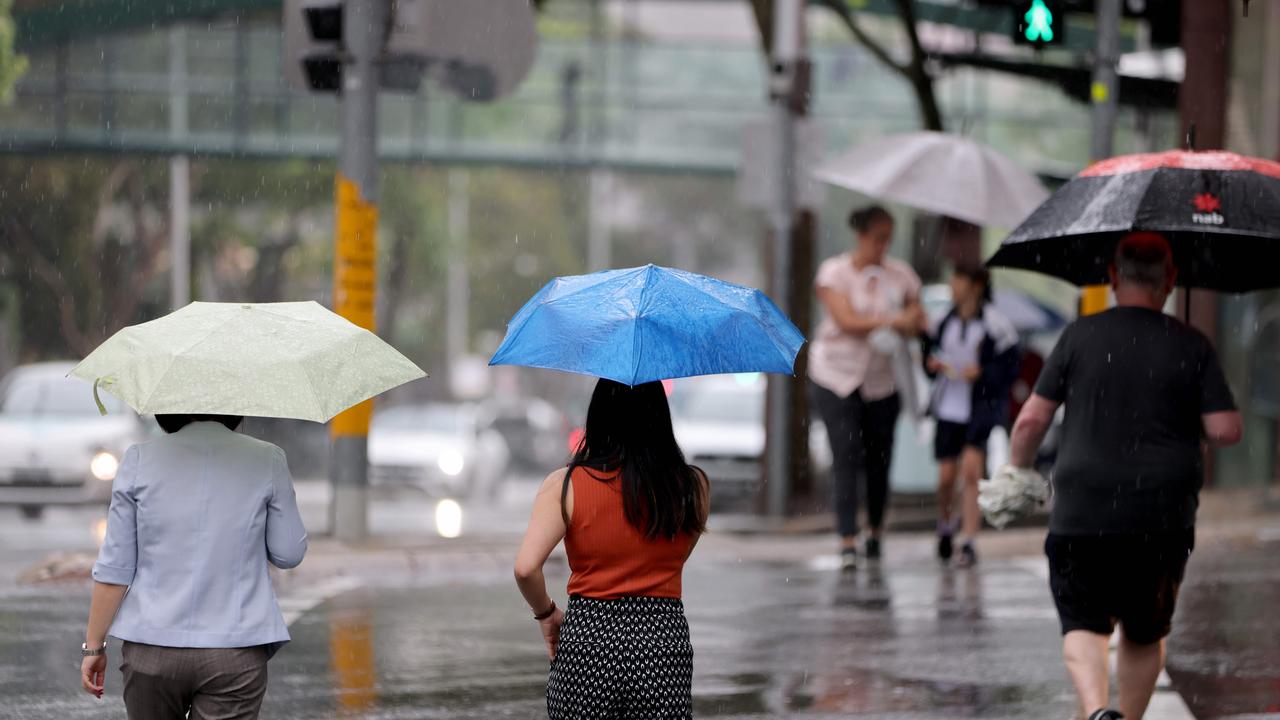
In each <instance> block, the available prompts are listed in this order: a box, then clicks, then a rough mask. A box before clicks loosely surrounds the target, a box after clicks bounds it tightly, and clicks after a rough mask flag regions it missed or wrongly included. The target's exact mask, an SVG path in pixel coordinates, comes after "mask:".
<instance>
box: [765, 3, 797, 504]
mask: <svg viewBox="0 0 1280 720" xmlns="http://www.w3.org/2000/svg"><path fill="white" fill-rule="evenodd" d="M803 26H804V4H803V3H802V2H800V0H774V3H773V58H772V59H771V68H770V83H769V93H770V98H771V100H772V102H773V109H772V116H773V122H774V136H775V139H774V143H775V147H774V148H773V149H774V151H775V156H774V168H773V169H774V172H773V180H774V182H775V183H776V185H775V190H774V194H773V200H774V204H773V207H772V208H770V210H769V225H770V228H771V229H772V231H773V246H772V257H773V262H772V263H771V266H772V267H771V270H772V278H771V282H770V287H771V288H772V290H773V299H774V301H775V302H776V303H777V304H778V307H779V308H780V309H781V310H782V312H783V313H785V314H786V315H788V316H790V315H791V307H790V306H791V302H790V295H791V292H790V282H791V234H792V231H793V221H794V218H795V213H796V118H795V109H794V106H793V102H792V92H793V89H794V87H795V73H796V64H797V60H798V59H799V55H800V34H801V32H802V28H803ZM768 392H769V397H768V410H769V414H768V418H767V424H766V427H765V430H766V432H767V437H768V442H767V443H766V447H765V450H766V458H765V486H766V490H765V509H766V511H767V512H768V514H769V515H770V516H771V517H782V516H784V515H786V513H787V499H788V497H789V496H790V484H791V456H792V451H793V449H794V448H792V447H791V440H790V437H791V432H790V426H789V419H790V415H791V413H790V408H791V402H792V392H793V388H792V384H791V382H790V378H786V377H781V376H777V375H773V376H770V377H769V389H768Z"/></svg>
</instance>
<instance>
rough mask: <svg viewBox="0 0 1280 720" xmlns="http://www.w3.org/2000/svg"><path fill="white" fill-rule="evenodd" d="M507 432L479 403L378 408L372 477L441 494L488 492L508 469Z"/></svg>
mask: <svg viewBox="0 0 1280 720" xmlns="http://www.w3.org/2000/svg"><path fill="white" fill-rule="evenodd" d="M509 460H510V451H509V450H508V448H507V443H506V441H505V440H503V439H502V435H501V434H500V433H498V432H497V431H495V430H493V429H492V428H488V427H485V426H484V425H483V424H482V423H481V422H480V417H479V413H478V411H477V408H476V407H475V406H474V405H460V404H450V403H428V404H424V405H401V406H398V407H391V408H387V409H386V410H382V411H379V412H378V413H376V414H375V415H374V416H373V423H372V425H371V426H370V428H369V482H370V484H371V485H375V486H388V487H416V488H419V489H422V490H425V491H426V492H427V493H428V494H430V495H432V496H436V497H463V496H467V495H471V496H487V495H490V494H492V493H493V492H494V490H495V489H496V487H497V482H498V480H499V479H500V478H501V476H502V474H503V473H504V472H505V471H506V469H507V464H508V461H509Z"/></svg>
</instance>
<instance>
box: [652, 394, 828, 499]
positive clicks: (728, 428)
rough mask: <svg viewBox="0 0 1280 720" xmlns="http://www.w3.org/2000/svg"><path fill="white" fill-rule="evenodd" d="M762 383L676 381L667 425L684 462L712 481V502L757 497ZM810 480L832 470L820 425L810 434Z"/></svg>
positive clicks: (761, 447) (762, 422)
mask: <svg viewBox="0 0 1280 720" xmlns="http://www.w3.org/2000/svg"><path fill="white" fill-rule="evenodd" d="M766 385H767V383H766V382H765V378H764V376H763V375H759V374H757V373H744V374H741V375H731V376H712V377H700V378H688V379H682V380H676V381H674V383H673V384H672V386H671V398H670V402H671V421H672V425H673V427H674V429H675V434H676V442H678V443H679V444H680V449H681V450H683V451H684V455H685V460H686V461H687V462H688V463H689V464H691V465H697V466H698V467H701V468H702V469H703V470H705V471H706V473H707V476H708V477H710V478H711V489H712V496H713V501H714V500H718V499H719V498H722V497H726V498H727V497H733V498H738V499H742V498H746V497H749V496H754V495H755V494H756V493H757V492H759V489H760V484H761V480H762V474H763V466H762V464H761V462H762V456H763V455H764V444H765V416H764V409H765V386H766ZM809 452H810V458H811V459H812V461H813V462H812V468H813V472H814V474H815V475H821V474H824V473H826V472H827V471H828V470H830V468H831V449H830V448H829V447H828V445H827V438H826V430H825V429H824V428H823V426H822V424H821V423H817V422H815V423H813V424H812V425H810V428H809Z"/></svg>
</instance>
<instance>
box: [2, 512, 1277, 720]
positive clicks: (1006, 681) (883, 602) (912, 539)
mask: <svg viewBox="0 0 1280 720" xmlns="http://www.w3.org/2000/svg"><path fill="white" fill-rule="evenodd" d="M401 510H402V511H403V508H402V509H401ZM65 512H66V513H69V514H64V515H57V514H53V515H51V516H50V517H49V518H48V519H47V520H46V523H52V524H54V525H56V524H58V523H62V524H65V525H68V526H71V525H72V524H73V523H71V522H69V521H68V518H77V520H76V522H79V523H80V524H81V525H85V524H88V522H86V521H84V520H83V519H82V518H80V516H79V515H75V514H74V513H72V511H65ZM86 517H87V516H86ZM15 522H16V519H13V518H10V517H9V516H8V515H3V516H0V543H3V547H4V548H5V552H4V553H3V559H0V698H3V701H0V718H3V719H7V718H23V719H24V720H25V719H26V718H68V719H72V718H106V719H120V720H122V719H123V718H124V717H125V715H124V711H123V706H122V704H121V702H120V699H119V685H120V683H119V673H118V671H117V670H116V668H115V667H114V666H113V668H112V670H111V671H110V674H109V676H108V680H109V686H108V696H107V698H106V700H105V701H103V702H98V701H96V700H94V699H92V698H90V697H88V696H86V695H83V694H81V693H79V692H78V690H77V687H78V681H77V676H76V675H77V668H78V658H77V657H76V655H77V653H76V644H78V642H79V640H80V635H81V633H82V632H83V622H84V617H85V613H86V598H87V584H86V583H83V582H70V583H57V584H50V585H42V586H22V587H18V586H15V585H14V584H13V582H12V581H13V577H14V575H13V570H14V569H15V568H16V567H17V566H18V565H20V564H22V563H24V562H29V561H31V560H32V559H34V558H35V557H36V556H37V555H38V554H39V552H40V551H41V549H42V548H43V547H47V546H50V545H51V544H52V545H54V546H57V545H59V544H64V545H70V546H83V545H84V540H83V539H79V536H78V533H84V532H86V531H85V530H83V529H78V530H70V531H66V532H61V533H59V532H56V531H55V530H53V529H51V528H50V527H49V526H48V525H35V526H27V531H25V532H24V531H22V526H19V525H15ZM89 522H91V521H89ZM1035 538H1036V534H1035V532H1034V531H1032V532H1031V533H1028V534H1027V535H1026V536H1025V537H1024V538H1023V539H1022V540H1020V541H1019V542H1021V543H1022V545H1027V546H1030V547H1024V548H1021V549H1020V550H1019V551H1018V552H1013V553H1009V552H1000V551H996V552H992V553H991V554H990V556H988V557H987V558H985V560H984V563H983V564H982V565H981V566H980V568H979V569H978V570H976V571H956V570H946V569H941V568H939V567H938V566H937V564H936V563H935V562H934V561H933V559H932V558H931V557H930V541H929V539H928V538H927V537H925V536H905V535H904V536H898V537H895V538H893V539H892V541H891V543H890V544H889V546H888V557H887V558H886V561H885V562H884V563H883V565H882V567H881V570H880V571H879V572H877V571H874V570H872V569H869V568H864V569H862V570H860V571H859V572H858V573H856V574H853V575H842V574H840V573H839V572H836V571H834V569H833V568H832V567H831V564H832V562H833V559H832V557H831V556H830V554H829V553H828V550H829V547H830V542H829V541H828V540H827V539H825V538H788V539H779V538H767V537H756V538H732V537H726V536H720V537H716V536H711V537H708V538H707V539H706V540H704V543H703V544H702V545H700V547H699V548H698V551H697V553H696V554H695V556H694V560H693V561H692V562H691V563H690V565H689V567H688V568H687V570H686V576H685V586H686V591H685V600H686V605H687V607H688V614H689V618H690V624H691V627H692V629H693V636H694V637H693V639H694V647H695V651H696V658H695V668H696V670H695V684H694V694H695V713H696V715H697V716H699V717H716V718H778V717H797V718H847V717H857V718H893V719H894V720H909V719H914V718H921V719H923V718H953V717H984V718H1050V719H1062V720H1065V719H1066V718H1069V717H1071V716H1072V713H1073V702H1074V701H1073V698H1072V695H1071V692H1070V688H1069V685H1068V682H1067V679H1066V676H1065V673H1064V671H1063V670H1062V666H1061V660H1060V658H1059V654H1058V634H1057V625H1056V617H1055V615H1054V612H1053V608H1052V604H1051V602H1050V599H1049V596H1048V591H1047V588H1046V587H1045V582H1044V580H1043V566H1042V563H1041V562H1040V561H1039V560H1038V558H1037V557H1036V555H1035V547H1034V545H1036V539H1035ZM1002 541H1003V542H1004V543H1005V544H1006V545H1008V544H1009V537H1008V536H1007V537H1006V538H1003V539H1002ZM470 543H471V544H470V545H469V544H468V541H462V542H460V543H453V544H448V545H442V544H439V543H438V542H437V543H435V544H432V543H430V542H426V543H424V544H423V545H422V546H421V548H419V549H418V550H415V551H412V552H404V551H398V550H397V551H385V550H384V551H368V552H365V553H352V552H347V551H342V550H341V549H337V548H335V547H328V548H326V547H324V546H323V545H318V546H317V547H316V548H314V549H313V556H312V557H309V558H308V564H310V565H312V566H313V568H316V569H317V572H319V571H323V572H326V573H332V572H338V573H346V574H347V579H348V584H349V585H356V586H357V587H356V588H355V589H353V590H349V591H347V592H343V593H341V594H339V595H337V596H335V597H331V598H328V599H324V600H321V601H319V602H318V604H315V605H314V606H313V607H310V609H309V610H307V611H305V612H302V613H301V615H300V616H299V617H298V618H297V620H296V621H295V622H294V623H293V625H292V626H291V630H292V633H293V637H294V642H293V643H292V644H291V645H290V646H288V647H286V648H285V649H284V650H282V651H281V653H280V655H278V656H277V658H276V659H275V660H274V661H273V662H272V664H271V680H270V689H269V691H268V695H267V700H266V703H265V706H264V712H263V717H264V718H330V717H339V718H344V717H351V718H369V719H382V718H386V719H393V718H456V719H459V720H465V719H472V718H474V719H477V720H478V719H480V718H486V719H488V718H538V717H545V710H544V701H543V690H544V683H545V680H546V670H547V659H546V656H545V653H544V651H543V649H542V647H541V643H540V640H539V638H538V636H537V632H536V628H535V626H534V624H533V623H532V621H531V620H529V618H528V610H527V609H526V608H525V607H524V606H523V604H522V602H521V600H520V598H519V596H518V595H517V593H516V592H515V590H514V587H513V585H512V583H511V582H510V580H509V577H510V575H509V558H510V556H511V553H512V552H513V545H512V538H509V537H506V538H499V539H493V538H488V539H485V540H484V541H482V542H481V541H476V540H472V541H470ZM996 543H997V541H996V540H995V539H994V538H993V539H992V542H991V545H995V544H996ZM472 546H474V549H468V548H471V547H472ZM1277 550H1280V535H1278V536H1277V537H1275V538H1272V539H1268V538H1267V537H1263V538H1261V539H1256V538H1255V539H1254V540H1250V541H1238V542H1237V541H1219V542H1214V541H1211V540H1202V542H1201V545H1200V548H1199V549H1198V551H1197V554H1196V556H1195V560H1194V561H1193V567H1192V569H1191V571H1190V576H1189V579H1188V583H1187V585H1186V590H1185V592H1184V597H1183V606H1182V608H1181V609H1180V613H1179V616H1178V621H1177V623H1178V625H1177V626H1178V631H1177V634H1176V635H1175V638H1174V639H1173V642H1172V644H1171V656H1170V670H1171V674H1172V675H1173V677H1174V680H1175V683H1176V684H1177V685H1178V687H1179V688H1180V689H1182V691H1183V694H1184V695H1185V696H1186V697H1187V700H1188V701H1189V702H1190V704H1191V705H1192V707H1193V709H1195V710H1196V714H1197V717H1201V718H1227V717H1239V718H1245V717H1249V718H1262V717H1274V715H1273V714H1264V713H1275V712H1276V709H1275V706H1274V705H1269V703H1272V702H1274V701H1275V699H1277V698H1280V663H1278V662H1277V656H1278V655H1280V652H1278V651H1277V647H1278V646H1280V645H1278V644H1277V642H1276V640H1280V637H1277V632H1280V631H1278V630H1277V628H1278V627H1280V624H1277V623H1275V622H1274V608H1275V607H1280V605H1278V604H1277V602H1276V601H1277V600H1280V576H1278V575H1280V567H1278V564H1277V563H1276V562H1275V560H1274V558H1275V553H1276V551H1277ZM304 567H305V566H304ZM565 579H566V577H565V570H564V568H563V565H562V564H559V565H555V566H554V567H553V568H552V569H551V570H550V571H549V577H548V581H549V584H550V585H551V587H553V588H563V587H564V581H565ZM308 582H309V581H308V579H307V578H306V577H305V576H298V577H290V578H289V579H287V580H285V581H284V582H282V583H281V585H280V586H281V591H282V595H284V596H286V597H289V596H291V595H293V594H296V593H299V592H305V588H306V587H307V586H308ZM113 649H114V648H113ZM118 657H119V655H118V652H115V653H114V654H113V660H114V659H116V658H118Z"/></svg>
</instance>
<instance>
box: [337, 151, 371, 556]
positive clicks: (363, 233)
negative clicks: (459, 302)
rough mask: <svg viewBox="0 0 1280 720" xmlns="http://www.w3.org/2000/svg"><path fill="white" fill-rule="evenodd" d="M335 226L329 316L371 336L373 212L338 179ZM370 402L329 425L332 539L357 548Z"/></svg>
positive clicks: (364, 525)
mask: <svg viewBox="0 0 1280 720" xmlns="http://www.w3.org/2000/svg"><path fill="white" fill-rule="evenodd" d="M335 186H336V187H335V192H336V197H335V204H336V206H337V208H336V209H337V222H336V227H335V230H336V232H335V235H336V244H335V247H334V258H333V311H334V312H336V313H337V314H339V315H341V316H342V317H344V318H346V319H348V320H350V321H351V322H352V323H354V324H356V325H359V326H360V327H362V328H365V329H367V330H369V331H371V332H372V331H375V330H376V329H377V328H376V327H375V319H374V318H375V312H374V311H375V308H376V306H377V303H376V299H377V289H378V242H377V236H378V206H377V205H375V204H373V203H371V202H368V201H367V200H366V199H365V197H364V195H363V194H362V193H361V192H360V188H359V187H358V186H357V185H356V183H354V182H353V181H352V180H350V179H349V178H347V177H346V176H345V175H343V174H342V173H338V176H337V180H336V182H335ZM372 416H373V400H366V401H364V402H362V403H360V404H359V405H356V406H355V407H352V408H350V409H349V410H344V411H343V412H342V413H340V414H338V415H337V416H336V417H334V418H333V420H331V421H330V422H329V435H330V437H331V438H332V441H333V447H334V452H333V456H332V462H333V464H334V468H333V477H334V488H333V492H334V497H333V503H332V506H331V508H330V513H331V520H332V524H331V527H332V531H333V534H334V535H335V536H336V537H338V538H339V539H341V540H346V541H355V542H358V541H360V540H363V539H364V538H365V537H366V535H367V533H368V519H367V516H366V512H367V511H366V497H365V492H366V486H367V484H368V480H367V467H368V466H367V462H368V461H367V459H366V457H367V452H366V443H367V439H368V436H369V420H370V419H371V418H372Z"/></svg>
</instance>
